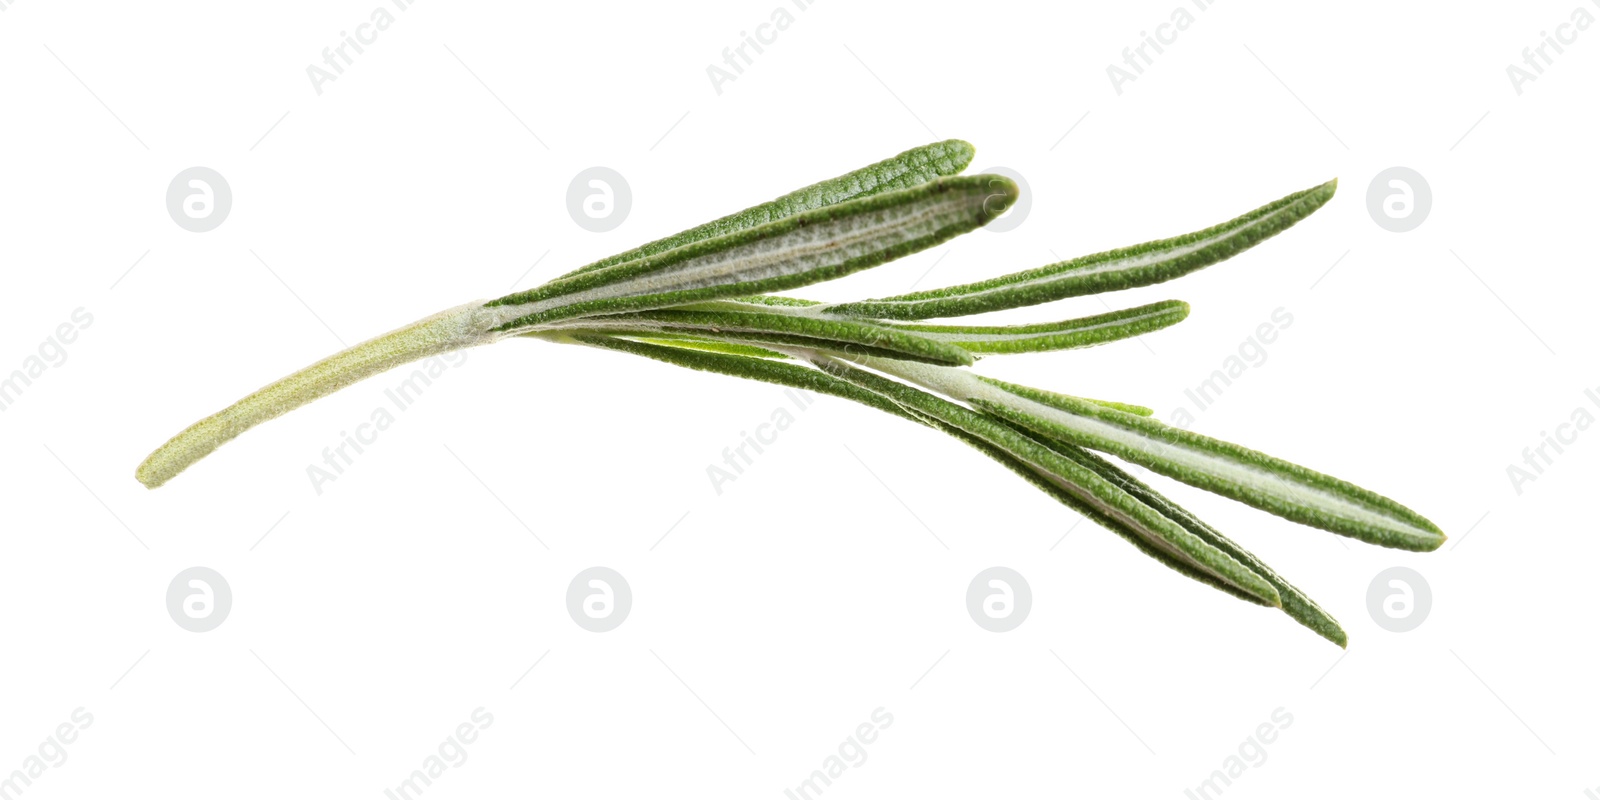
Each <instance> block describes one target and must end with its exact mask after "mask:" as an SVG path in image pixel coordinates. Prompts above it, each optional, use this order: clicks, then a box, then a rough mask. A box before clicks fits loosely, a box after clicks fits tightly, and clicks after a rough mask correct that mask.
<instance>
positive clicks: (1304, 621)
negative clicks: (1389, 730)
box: [1035, 435, 1349, 647]
mask: <svg viewBox="0 0 1600 800" xmlns="http://www.w3.org/2000/svg"><path fill="white" fill-rule="evenodd" d="M1035 438H1037V439H1038V440H1039V441H1040V442H1042V443H1044V444H1045V445H1047V446H1049V447H1050V448H1051V449H1052V450H1055V451H1056V452H1058V453H1061V454H1063V455H1068V456H1069V457H1070V458H1072V459H1073V460H1074V461H1077V462H1078V463H1080V464H1082V465H1084V466H1086V467H1088V468H1090V469H1092V470H1094V471H1095V473H1096V474H1098V475H1100V476H1101V477H1102V478H1105V479H1106V480H1108V481H1110V482H1112V483H1114V484H1116V485H1117V486H1118V487H1120V488H1121V489H1122V490H1123V491H1125V492H1127V493H1129V494H1131V495H1133V496H1134V497H1137V498H1138V499H1139V501H1140V502H1142V503H1144V504H1145V505H1147V506H1150V507H1151V508H1154V509H1156V510H1157V511H1158V512H1160V513H1161V514H1162V515H1163V516H1165V517H1166V518H1167V519H1170V520H1172V521H1173V522H1175V523H1177V524H1179V525H1181V526H1183V528H1184V529H1185V530H1187V531H1189V532H1190V533H1193V534H1194V535H1196V536H1198V537H1200V538H1201V539H1204V540H1205V541H1207V542H1209V543H1210V544H1211V545H1212V546H1213V547H1216V548H1217V549H1218V550H1221V551H1222V552H1224V553H1227V554H1228V555H1230V556H1232V557H1233V559H1234V560H1236V561H1238V562H1239V563H1241V564H1243V565H1245V566H1246V567H1248V568H1249V569H1250V570H1251V571H1253V572H1255V573H1256V574H1257V575H1260V576H1261V578H1262V580H1265V581H1266V582H1267V583H1270V584H1272V588H1274V589H1277V590H1278V596H1279V597H1280V598H1282V600H1283V611H1284V613H1285V614H1288V615H1289V616H1290V618H1292V619H1294V621H1296V622H1298V623H1300V624H1301V625H1304V626H1306V627H1307V628H1310V629H1311V630H1312V631H1314V632H1316V634H1317V635H1319V636H1321V637H1323V638H1324V639H1327V640H1328V641H1330V642H1333V643H1334V644H1336V645H1339V646H1340V647H1344V646H1345V645H1346V644H1348V643H1349V637H1347V636H1346V635H1345V632H1344V628H1342V627H1340V625H1339V621H1338V620H1336V619H1334V618H1333V616H1332V615H1330V614H1329V613H1328V612H1326V611H1323V610H1322V607H1321V606H1318V605H1317V604H1316V603H1315V602H1313V601H1312V600H1311V598H1309V597H1307V596H1306V595H1305V593H1304V592H1302V591H1300V590H1299V589H1298V588H1296V587H1295V586H1294V585H1292V584H1290V583H1289V582H1288V581H1286V580H1284V579H1283V578H1281V577H1279V575H1278V573H1276V572H1273V571H1272V569H1271V568H1270V567H1268V566H1267V565H1266V564H1264V563H1262V562H1261V559H1259V558H1257V557H1256V556H1255V554H1254V553H1251V552H1250V551H1249V550H1246V549H1244V548H1243V547H1240V546H1239V545H1238V544H1236V543H1235V542H1234V541H1233V540H1231V539H1229V538H1228V537H1226V536H1224V535H1222V533H1221V532H1219V531H1218V530H1217V529H1215V528H1213V527H1211V526H1210V525H1207V524H1206V523H1205V522H1203V521H1201V520H1200V519H1199V518H1198V517H1196V516H1195V515H1194V514H1192V513H1190V512H1189V511H1187V510H1186V509H1184V508H1183V507H1181V506H1179V505H1178V504H1176V503H1174V502H1172V501H1171V500H1169V499H1167V498H1166V497H1165V496H1164V495H1162V494H1161V493H1160V492H1157V491H1156V490H1155V489H1152V488H1150V487H1149V486H1147V485H1145V484H1144V483H1142V482H1140V481H1139V480H1138V479H1137V478H1135V477H1133V476H1132V475H1129V474H1128V473H1127V472H1126V471H1124V470H1123V469H1121V468H1119V467H1117V466H1116V465H1114V464H1112V463H1111V462H1109V461H1107V460H1105V459H1103V458H1101V457H1099V456H1097V455H1095V454H1093V453H1090V452H1088V451H1086V450H1084V449H1083V448H1080V447H1074V446H1073V445H1070V444H1067V443H1065V442H1058V441H1055V440H1052V439H1049V438H1046V437H1039V436H1037V435H1036V436H1035Z"/></svg>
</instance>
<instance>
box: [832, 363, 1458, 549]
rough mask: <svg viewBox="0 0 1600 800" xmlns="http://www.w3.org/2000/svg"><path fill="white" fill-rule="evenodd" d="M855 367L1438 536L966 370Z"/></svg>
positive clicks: (1273, 492) (1341, 512) (1321, 506)
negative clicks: (1060, 406)
mask: <svg viewBox="0 0 1600 800" xmlns="http://www.w3.org/2000/svg"><path fill="white" fill-rule="evenodd" d="M859 363H861V365H862V366H866V367H868V368H870V369H874V370H877V371H879V372H884V373H886V374H890V375H895V376H897V377H900V378H903V379H905V380H908V381H911V382H912V383H916V384H919V385H921V386H925V387H927V388H929V389H932V390H934V391H937V392H940V393H942V394H945V395H947V396H949V397H952V398H956V399H958V400H967V399H977V400H986V401H989V402H991V403H995V404H998V405H1003V406H1006V407H1008V408H1012V409H1015V410H1017V411H1020V412H1022V413H1024V414H1028V415H1030V416H1035V417H1039V418H1040V419H1043V420H1046V421H1048V422H1052V423H1056V424H1058V425H1061V426H1062V427H1064V428H1067V429H1069V430H1072V431H1076V432H1079V433H1082V434H1084V435H1086V436H1090V437H1094V438H1098V439H1106V440H1110V441H1113V442H1115V443H1117V444H1119V445H1123V446H1125V447H1128V448H1130V449H1134V450H1138V451H1140V452H1142V453H1146V454H1148V455H1149V456H1151V457H1152V458H1154V459H1158V460H1161V461H1166V462H1169V463H1171V464H1175V465H1177V466H1180V467H1184V468H1186V469H1189V470H1193V471H1195V472H1200V473H1204V474H1206V475H1210V476H1213V477H1215V478H1217V479H1219V480H1222V481H1225V482H1228V483H1232V484H1233V485H1235V486H1239V487H1243V488H1248V489H1252V490H1254V491H1257V492H1260V493H1263V494H1266V495H1270V496H1274V497H1278V498H1281V499H1283V500H1285V501H1286V502H1289V503H1291V504H1293V505H1296V506H1299V507H1301V508H1306V509H1313V510H1316V511H1320V512H1322V513H1325V514H1328V515H1330V516H1334V517H1340V518H1343V519H1347V520H1351V521H1353V522H1357V523H1360V524H1363V525H1367V526H1371V527H1373V528H1382V529H1387V530H1390V531H1394V532H1396V533H1400V534H1402V535H1405V536H1408V537H1412V538H1415V539H1418V540H1420V541H1434V540H1437V539H1438V538H1439V534H1438V533H1436V532H1434V531H1430V530H1425V529H1422V528H1418V527H1417V526H1415V525H1412V524H1410V523H1408V522H1406V521H1404V520H1400V519H1396V518H1394V517H1391V516H1388V515H1386V514H1381V513H1379V512H1377V511H1374V510H1373V509H1371V508H1369V507H1367V506H1364V505H1361V504H1359V503H1356V502H1354V501H1352V500H1350V499H1348V498H1345V497H1342V496H1340V495H1337V494H1333V493H1331V492H1328V491H1325V490H1323V489H1321V488H1320V487H1317V486H1312V485H1309V484H1305V483H1302V482H1300V481H1298V480H1296V479H1295V478H1293V476H1286V475H1280V474H1278V473H1275V472H1269V471H1266V470H1263V469H1261V468H1259V467H1257V466H1255V465H1253V464H1246V463H1242V462H1240V461H1236V460H1234V459H1231V458H1225V457H1222V456H1219V455H1217V454H1215V453H1209V452H1206V451H1204V450H1198V449H1195V448H1193V447H1188V446H1185V445H1183V444H1180V443H1172V442H1165V441H1160V440H1157V439H1153V438H1151V437H1149V436H1147V435H1145V434H1143V433H1140V432H1138V431H1132V430H1128V429H1126V428H1122V427H1119V426H1117V425H1112V424H1111V423H1108V422H1104V421H1101V420H1098V419H1094V418H1092V417H1082V416H1078V415H1075V414H1070V413H1067V412H1066V411H1063V410H1061V409H1058V408H1054V407H1051V406H1047V405H1045V404H1043V403H1039V402H1037V401H1034V400H1030V399H1028V398H1026V397H1020V396H1018V395H1015V394H1012V393H1011V392H1008V391H1006V390H1005V389H1002V388H1001V387H999V386H994V385H992V384H989V383H985V382H984V381H982V380H979V379H978V377H977V376H976V375H974V374H972V373H971V372H967V371H965V370H960V369H953V368H948V367H938V366H933V365H927V364H916V363H912V362H908V361H897V360H892V359H882V358H863V359H861V360H860V362H859Z"/></svg>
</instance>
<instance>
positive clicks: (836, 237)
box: [498, 191, 974, 322]
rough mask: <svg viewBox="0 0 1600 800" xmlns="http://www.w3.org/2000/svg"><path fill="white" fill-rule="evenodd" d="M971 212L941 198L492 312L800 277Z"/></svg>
mask: <svg viewBox="0 0 1600 800" xmlns="http://www.w3.org/2000/svg"><path fill="white" fill-rule="evenodd" d="M973 207H974V200H973V196H972V195H971V194H969V193H964V192H959V191H951V192H945V193H942V194H938V195H933V196H930V197H929V198H927V199H925V200H920V201H917V202H913V203H908V204H905V205H899V206H892V207H889V208H884V209H879V210H876V211H870V212H864V213H860V214H852V215H850V216H847V217H841V218H838V219H833V220H828V221H825V222H818V223H815V224H812V225H806V226H804V227H799V228H795V229H794V230H791V231H789V232H787V233H784V234H781V235H778V236H774V237H771V238H767V239H759V240H756V241H753V242H748V243H746V244H742V245H738V246H735V247H730V248H727V249H725V250H720V251H718V252H714V253H708V254H706V255H703V256H699V257H696V258H691V259H689V260H687V261H683V262H680V263H678V264H674V265H672V266H670V267H667V268H665V269H663V270H660V271H657V272H651V273H647V274H644V275H639V276H636V277H633V278H628V279H625V280H621V281H618V282H616V283H609V284H606V285H604V286H596V287H594V288H591V289H585V290H581V291H578V292H573V293H571V294H565V295H560V296H558V297H551V298H547V299H544V300H537V301H534V302H531V303H524V304H521V305H516V306H500V307H498V308H504V309H507V311H506V312H504V313H505V314H506V320H505V321H506V322H509V321H511V320H513V319H516V318H518V317H523V316H527V315H529V314H537V313H539V312H541V311H548V310H550V309H553V308H561V307H563V306H568V305H573V304H575V303H582V302H587V301H591V300H611V299H616V298H621V297H637V296H641V295H653V294H664V293H669V292H681V291H688V290H692V289H703V288H706V287H711V286H723V285H727V284H733V283H745V282H751V281H761V280H768V279H772V278H779V277H784V276H788V275H796V274H803V273H806V272H811V271H813V270H818V269H823V268H826V267H830V266H833V265H836V264H840V263H843V262H845V261H848V260H850V259H853V258H858V257H861V256H866V255H870V254H872V253H875V252H880V251H882V250H885V249H887V248H890V247H893V246H895V245H899V244H903V243H905V242H908V241H911V240H913V239H917V238H920V237H923V236H926V235H928V234H930V233H932V232H934V231H936V230H939V229H940V228H943V227H946V226H947V225H949V224H951V223H953V222H956V221H958V220H960V219H964V218H966V217H968V216H969V215H970V214H971V213H972V211H973ZM762 308H763V310H769V311H770V310H773V309H772V308H771V307H766V306H763V307H762Z"/></svg>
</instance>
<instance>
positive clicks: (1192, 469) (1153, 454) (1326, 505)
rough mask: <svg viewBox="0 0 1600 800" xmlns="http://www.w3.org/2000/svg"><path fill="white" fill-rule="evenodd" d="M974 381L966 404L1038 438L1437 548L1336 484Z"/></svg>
mask: <svg viewBox="0 0 1600 800" xmlns="http://www.w3.org/2000/svg"><path fill="white" fill-rule="evenodd" d="M979 380H980V381H982V383H983V384H984V385H986V386H987V387H989V388H988V390H982V389H979V390H977V391H973V392H971V393H970V394H969V396H968V397H966V398H965V399H966V400H967V401H968V402H970V403H972V404H973V405H974V406H975V407H978V408H982V409H983V410H985V411H988V412H989V413H991V414H994V415H995V416H998V417H1001V418H1003V419H1005V420H1008V421H1010V422H1013V423H1015V424H1017V425H1021V426H1022V427H1025V428H1028V429H1029V430H1033V431H1037V432H1039V433H1041V434H1044V435H1045V436H1049V437H1053V438H1057V439H1061V440H1063V441H1067V442H1071V443H1072V444H1075V445H1079V446H1081V447H1087V448H1090V449H1093V450H1100V451H1102V452H1106V453H1110V454H1112V455H1115V456H1117V457H1118V458H1122V459H1124V460H1127V461H1131V462H1133V463H1135V464H1140V465H1142V466H1144V467H1147V468H1149V469H1152V470H1154V471H1156V472H1159V473H1161V474H1162V475H1166V476H1167V477H1169V478H1175V479H1177V480H1180V481H1183V482H1184V483H1187V484H1189V485H1191V486H1198V487H1200V488H1201V489H1205V490H1206V491H1210V492H1215V493H1217V494H1220V495H1223V496H1224V497H1230V498H1233V499H1235V500H1238V501H1240V502H1242V503H1246V504H1248V505H1251V506H1255V507H1256V508H1259V509H1261V510H1263V511H1267V512H1270V513H1273V514H1277V515H1278V516H1280V517H1283V518H1285V519H1289V520H1293V521H1295V522H1299V523H1303V524H1306V525H1310V526H1312V527H1314V528H1321V529H1323V530H1327V531H1332V532H1334V533H1338V534H1343V535H1345V536H1349V537H1352V538H1356V539H1361V540H1362V541H1366V542H1371V543H1373V544H1379V545H1383V546H1385V547H1396V548H1400V549H1403V550H1421V551H1426V550H1434V549H1437V548H1438V547H1439V545H1441V544H1443V543H1444V539H1445V537H1444V534H1443V533H1442V532H1441V531H1440V530H1439V528H1438V527H1437V526H1435V525H1434V524H1433V523H1432V522H1429V521H1428V520H1427V519H1425V518H1424V517H1422V516H1421V515H1420V514H1418V513H1416V512H1415V511H1412V510H1411V509H1409V508H1406V507H1405V506H1402V505H1400V504H1399V503H1396V502H1395V501H1393V500H1390V499H1389V498H1387V497H1384V496H1382V495H1379V494H1377V493H1375V492H1371V491H1368V490H1366V489H1362V488H1361V487H1359V486H1356V485H1354V484H1351V483H1347V482H1345V481H1342V480H1339V479H1338V478H1334V477H1331V476H1328V475H1324V474H1322V473H1320V472H1316V471H1313V470H1309V469H1306V468H1305V467H1302V466H1299V465H1296V464H1291V463H1289V462H1287V461H1284V460H1282V459H1278V458H1273V457H1272V456H1269V455H1266V454H1265V453H1260V452H1257V451H1255V450H1250V449H1248V448H1244V447H1240V446H1239V445H1236V444H1231V443H1229V442H1224V441H1220V440H1217V439H1212V438H1210V437H1208V436H1202V435H1200V434H1197V433H1192V432H1190V431H1186V430H1183V429H1181V428H1175V427H1172V426H1170V425H1166V424H1164V423H1162V422H1159V421H1157V420H1154V419H1149V418H1146V417H1140V416H1136V415H1133V414H1127V413H1124V412H1121V411H1117V410H1116V409H1111V408H1107V407H1105V406H1102V405H1097V404H1094V403H1088V402H1084V401H1082V400H1079V399H1078V398H1075V397H1068V396H1066V395H1059V394H1055V393H1053V392H1044V391H1040V390H1038V389H1032V388H1029V387H1026V386H1016V385H1014V384H1008V383H1002V382H1000V381H996V380H990V379H979Z"/></svg>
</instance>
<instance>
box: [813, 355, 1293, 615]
mask: <svg viewBox="0 0 1600 800" xmlns="http://www.w3.org/2000/svg"><path fill="white" fill-rule="evenodd" d="M868 360H869V361H871V362H873V363H874V364H877V363H881V362H882V361H884V359H868ZM811 361H812V363H814V364H816V365H817V366H818V367H819V368H820V369H822V370H824V371H825V372H827V373H828V374H830V375H833V376H834V377H837V378H840V379H842V380H846V381H849V382H850V383H853V384H855V385H857V386H860V387H862V388H864V389H867V390H869V391H872V392H875V393H877V394H881V395H883V396H885V397H888V398H890V399H892V400H894V401H895V402H897V403H900V404H901V405H903V406H905V407H907V408H909V409H911V410H913V411H916V412H919V413H921V414H924V415H926V416H928V417H932V418H933V419H937V420H939V421H940V422H942V423H944V424H946V425H950V426H952V427H954V428H957V429H959V430H962V431H965V432H967V433H968V434H971V435H972V436H975V437H977V438H979V439H982V440H984V441H986V442H988V443H990V444H991V445H994V446H995V447H998V448H1000V449H1001V450H1003V451H1005V452H1006V453H1007V454H1009V455H1010V456H1011V457H1012V458H1015V459H1017V460H1019V461H1021V462H1023V463H1025V464H1027V465H1028V466H1029V467H1031V468H1033V469H1034V470H1036V471H1037V472H1038V473H1039V474H1040V475H1042V476H1044V477H1045V478H1046V479H1048V480H1049V481H1051V482H1052V483H1055V484H1056V485H1057V486H1059V487H1060V488H1061V489H1063V490H1065V491H1067V492H1069V493H1071V494H1072V495H1073V496H1074V497H1076V498H1077V499H1078V500H1079V501H1081V502H1082V503H1084V504H1086V505H1088V506H1091V507H1093V508H1094V509H1096V510H1097V511H1098V513H1099V514H1100V515H1104V516H1108V517H1112V518H1114V519H1116V520H1117V525H1116V526H1115V527H1113V530H1117V531H1119V532H1121V531H1123V530H1127V531H1132V532H1134V533H1135V534H1136V535H1138V536H1139V537H1140V538H1142V539H1143V540H1144V541H1145V542H1146V543H1147V544H1149V545H1151V546H1153V547H1156V548H1159V549H1161V550H1164V551H1166V552H1167V553H1168V554H1169V555H1171V556H1172V557H1174V558H1177V559H1179V560H1182V561H1185V562H1187V563H1188V564H1190V565H1191V566H1193V567H1194V568H1195V569H1198V570H1200V571H1202V572H1206V573H1208V574H1210V575H1211V576H1212V577H1214V578H1216V579H1217V580H1219V581H1222V582H1224V583H1226V584H1228V585H1229V586H1232V587H1233V588H1235V589H1237V590H1239V591H1241V592H1244V593H1246V594H1249V595H1252V596H1253V597H1255V598H1256V599H1257V600H1259V601H1260V602H1262V603H1265V604H1267V605H1272V606H1279V605H1282V601H1281V600H1280V599H1279V597H1278V592H1277V590H1276V589H1274V588H1273V587H1272V585H1271V584H1270V583H1268V582H1267V581H1265V580H1263V579H1262V578H1261V576H1260V575H1257V574H1256V573H1255V572H1253V571H1251V570H1250V569H1249V568H1247V567H1245V566H1244V565H1243V564H1240V563H1239V562H1238V561H1236V560H1234V558H1233V557H1232V556H1229V555H1228V554H1226V553H1224V552H1222V551H1221V550H1219V549H1217V548H1216V547H1215V546H1213V545H1211V544H1210V543H1208V542H1206V541H1205V540H1203V539H1201V538H1200V537H1198V536H1196V535H1195V534H1193V533H1192V532H1190V531H1188V530H1185V529H1184V528H1183V527H1182V526H1180V525H1178V524H1176V523H1174V522H1173V521H1172V520H1170V519H1167V518H1166V517H1165V516H1163V515H1162V514H1161V513H1159V512H1158V511H1156V510H1155V509H1153V508H1151V507H1150V506H1147V505H1145V504H1144V503H1142V502H1140V501H1139V500H1138V499H1137V498H1135V497H1134V496H1133V495H1131V494H1129V493H1128V492H1126V491H1124V490H1123V489H1122V488H1120V487H1119V486H1117V485H1116V484H1114V483H1112V482H1110V481H1107V480H1106V479H1105V478H1103V477H1101V476H1100V475H1099V474H1097V473H1096V472H1095V471H1094V470H1091V469H1088V468H1086V467H1084V466H1083V465H1081V464H1078V463H1077V462H1075V461H1073V460H1072V459H1070V458H1065V457H1063V456H1061V455H1060V454H1058V453H1056V452H1054V451H1053V450H1051V449H1050V448H1048V447H1045V446H1044V445H1042V444H1040V443H1039V442H1037V441H1035V440H1034V439H1033V438H1031V437H1029V436H1026V435H1024V434H1022V433H1019V432H1018V431H1016V430H1013V429H1012V428H1011V427H1010V426H1009V425H1006V424H1004V423H1002V422H1001V421H999V420H996V419H994V418H993V417H989V416H986V415H983V414H979V413H977V412H975V411H972V410H971V409H967V408H964V407H962V406H959V405H956V404H955V403H952V402H950V401H948V400H945V399H943V398H940V397H937V396H935V395H932V394H929V393H928V392H924V391H922V390H920V389H917V388H915V387H912V386H907V385H905V384H903V383H899V382H897V381H893V380H890V379H888V378H884V377H881V376H879V375H875V374H872V373H870V372H866V371H864V370H860V369H856V368H854V367H850V366H848V365H846V364H844V363H842V362H840V361H837V360H834V359H832V358H829V357H827V356H825V355H820V354H813V355H812V356H811ZM928 369H944V368H939V367H929V368H928ZM947 371H950V372H955V371H956V370H948V369H947ZM1119 413H1120V412H1119Z"/></svg>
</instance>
